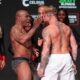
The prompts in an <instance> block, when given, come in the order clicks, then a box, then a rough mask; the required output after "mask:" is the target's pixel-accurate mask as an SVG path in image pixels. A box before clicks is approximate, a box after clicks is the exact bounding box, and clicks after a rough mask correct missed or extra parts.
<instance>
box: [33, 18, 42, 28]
mask: <svg viewBox="0 0 80 80" xmlns="http://www.w3.org/2000/svg"><path fill="white" fill-rule="evenodd" d="M41 22H42V18H37V19H35V20H34V22H33V26H34V27H37V28H38V27H39V26H40V24H41Z"/></svg>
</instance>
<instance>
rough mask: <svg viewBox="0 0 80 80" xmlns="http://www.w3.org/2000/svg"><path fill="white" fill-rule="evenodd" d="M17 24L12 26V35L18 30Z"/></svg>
mask: <svg viewBox="0 0 80 80" xmlns="http://www.w3.org/2000/svg"><path fill="white" fill-rule="evenodd" d="M15 26H16V25H14V26H12V27H11V29H10V35H11V34H15V32H16V27H15Z"/></svg>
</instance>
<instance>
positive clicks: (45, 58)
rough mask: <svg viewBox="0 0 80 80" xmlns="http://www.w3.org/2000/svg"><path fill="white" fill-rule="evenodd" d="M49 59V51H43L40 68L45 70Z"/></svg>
mask: <svg viewBox="0 0 80 80" xmlns="http://www.w3.org/2000/svg"><path fill="white" fill-rule="evenodd" d="M48 57H49V51H47V50H46V52H45V51H42V55H41V62H40V68H42V69H45V67H46V65H47V63H48Z"/></svg>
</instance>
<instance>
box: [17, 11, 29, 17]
mask: <svg viewBox="0 0 80 80" xmlns="http://www.w3.org/2000/svg"><path fill="white" fill-rule="evenodd" d="M26 14H29V13H28V11H26V10H18V11H17V12H16V17H20V16H23V15H26Z"/></svg>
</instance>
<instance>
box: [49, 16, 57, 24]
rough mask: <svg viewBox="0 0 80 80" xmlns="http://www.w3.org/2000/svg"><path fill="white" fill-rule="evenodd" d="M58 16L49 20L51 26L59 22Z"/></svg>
mask: <svg viewBox="0 0 80 80" xmlns="http://www.w3.org/2000/svg"><path fill="white" fill-rule="evenodd" d="M57 21H58V20H57V18H56V16H52V17H51V19H50V20H49V24H55V23H56V22H57Z"/></svg>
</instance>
